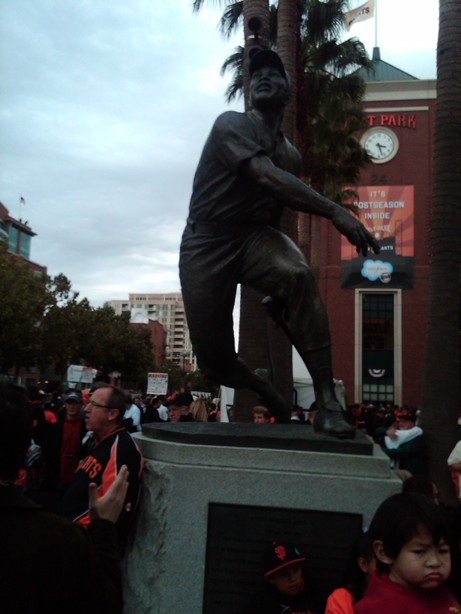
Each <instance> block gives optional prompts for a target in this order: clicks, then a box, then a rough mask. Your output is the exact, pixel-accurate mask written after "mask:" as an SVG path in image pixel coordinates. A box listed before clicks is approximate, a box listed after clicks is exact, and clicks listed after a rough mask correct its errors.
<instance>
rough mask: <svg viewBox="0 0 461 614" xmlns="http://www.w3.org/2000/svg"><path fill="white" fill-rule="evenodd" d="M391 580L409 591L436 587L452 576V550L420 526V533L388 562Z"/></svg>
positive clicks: (442, 540) (443, 541)
mask: <svg viewBox="0 0 461 614" xmlns="http://www.w3.org/2000/svg"><path fill="white" fill-rule="evenodd" d="M389 561H390V562H389V563H388V564H389V568H390V573H389V577H390V579H391V580H393V581H394V582H397V583H398V584H401V585H402V586H405V587H406V588H412V589H415V588H418V589H423V590H429V589H433V588H437V587H438V586H439V585H440V584H442V582H444V581H445V580H446V579H447V578H448V576H449V575H450V569H451V559H450V548H449V547H448V544H447V543H446V542H445V540H444V539H441V540H440V542H439V543H438V544H435V543H434V542H433V539H432V536H431V534H430V533H429V531H428V530H427V529H426V528H424V527H419V529H418V532H417V534H416V535H415V536H414V537H413V538H412V539H411V540H410V541H409V542H407V543H406V544H405V545H404V546H403V548H402V549H401V550H400V552H399V554H398V556H397V558H395V559H389Z"/></svg>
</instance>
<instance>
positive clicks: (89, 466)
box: [79, 456, 102, 479]
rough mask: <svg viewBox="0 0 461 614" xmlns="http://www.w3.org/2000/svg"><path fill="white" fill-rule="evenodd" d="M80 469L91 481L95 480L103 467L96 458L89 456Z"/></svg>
mask: <svg viewBox="0 0 461 614" xmlns="http://www.w3.org/2000/svg"><path fill="white" fill-rule="evenodd" d="M79 469H82V470H83V471H85V473H87V474H88V476H89V477H90V478H91V479H94V478H95V477H96V476H97V475H98V473H100V471H102V465H101V463H99V462H98V460H97V459H96V458H94V456H87V457H86V458H84V459H83V461H82V463H81V465H80V467H79Z"/></svg>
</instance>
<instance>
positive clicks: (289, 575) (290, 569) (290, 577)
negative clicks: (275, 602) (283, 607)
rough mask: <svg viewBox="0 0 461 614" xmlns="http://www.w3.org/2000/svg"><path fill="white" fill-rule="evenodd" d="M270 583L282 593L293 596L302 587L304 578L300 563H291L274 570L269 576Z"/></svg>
mask: <svg viewBox="0 0 461 614" xmlns="http://www.w3.org/2000/svg"><path fill="white" fill-rule="evenodd" d="M269 581H270V583H271V584H273V585H274V586H275V588H276V589H277V590H278V591H279V592H280V593H282V594H283V595H288V596H290V597H293V596H294V595H297V594H298V593H300V592H301V591H302V590H303V588H304V578H303V572H302V569H301V565H300V564H299V563H293V564H292V565H287V566H286V567H283V568H282V569H279V570H278V571H276V572H274V573H273V574H272V575H271V576H270V580H269Z"/></svg>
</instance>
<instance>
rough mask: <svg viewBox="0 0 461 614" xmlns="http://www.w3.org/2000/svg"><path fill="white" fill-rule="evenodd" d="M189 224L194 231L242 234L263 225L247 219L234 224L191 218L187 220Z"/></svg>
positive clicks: (214, 233)
mask: <svg viewBox="0 0 461 614" xmlns="http://www.w3.org/2000/svg"><path fill="white" fill-rule="evenodd" d="M187 225H188V227H189V228H190V229H191V230H192V232H198V233H200V234H205V235H233V234H241V233H242V232H243V231H248V230H254V229H255V228H258V227H260V226H261V224H256V223H255V222H253V223H251V222H248V221H246V220H242V221H241V222H239V223H238V224H232V223H229V222H196V221H195V220H191V219H190V218H188V220H187Z"/></svg>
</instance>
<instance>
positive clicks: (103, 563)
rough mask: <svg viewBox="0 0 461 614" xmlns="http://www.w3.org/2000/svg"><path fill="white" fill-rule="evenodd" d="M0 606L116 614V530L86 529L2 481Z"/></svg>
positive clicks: (99, 524)
mask: <svg viewBox="0 0 461 614" xmlns="http://www.w3.org/2000/svg"><path fill="white" fill-rule="evenodd" d="M0 544H1V556H0V603H1V605H0V609H1V611H2V612H8V614H41V613H42V612H43V613H44V614H63V612H65V613H66V614H77V613H78V614H83V613H85V614H90V613H91V614H93V613H95V614H96V613H97V614H117V613H119V612H122V588H121V572H120V565H119V554H118V547H117V539H116V531H115V527H114V525H113V523H111V522H109V521H108V520H97V521H95V522H92V523H91V525H90V526H89V529H88V531H85V530H84V529H81V528H80V527H78V526H76V525H74V524H72V523H71V522H69V521H68V520H65V519H64V518H60V517H59V516H56V515H55V514H52V513H50V512H47V511H46V510H44V509H43V508H41V507H40V506H39V505H37V504H36V503H34V502H32V501H30V500H29V499H27V497H25V496H24V495H23V494H22V493H21V492H20V491H19V490H18V489H16V488H15V487H14V486H3V485H0Z"/></svg>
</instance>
